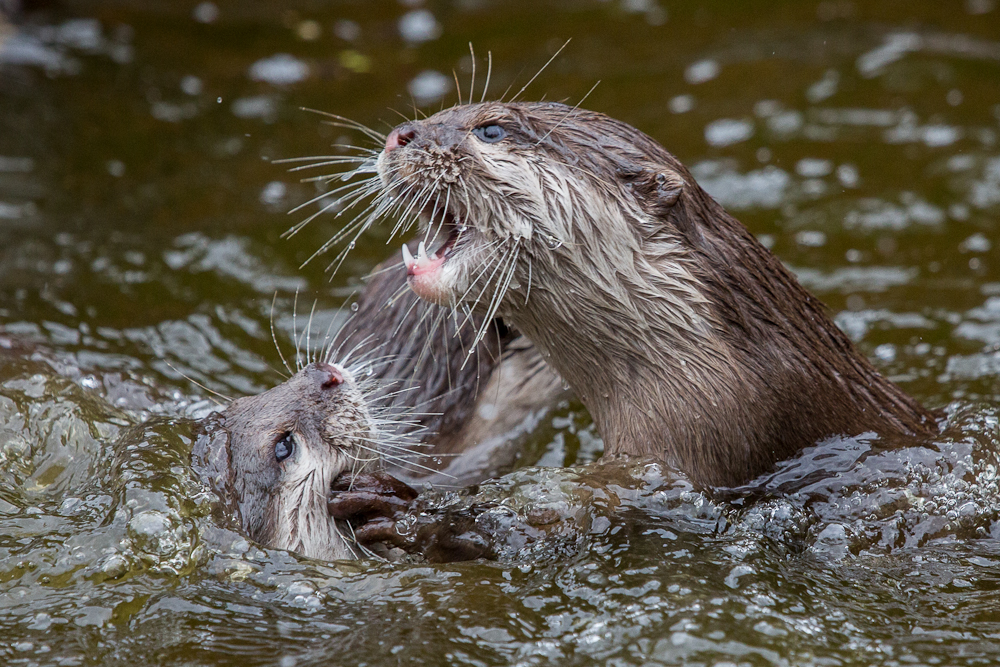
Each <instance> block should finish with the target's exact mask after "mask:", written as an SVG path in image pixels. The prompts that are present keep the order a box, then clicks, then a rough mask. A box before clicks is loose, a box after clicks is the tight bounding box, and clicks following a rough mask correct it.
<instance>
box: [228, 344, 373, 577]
mask: <svg viewBox="0 0 1000 667" xmlns="http://www.w3.org/2000/svg"><path fill="white" fill-rule="evenodd" d="M221 417H222V426H223V428H224V429H225V430H226V431H227V432H228V434H229V447H228V461H227V464H228V466H227V467H228V471H227V472H228V475H227V477H228V479H227V480H226V481H227V484H226V486H227V487H228V489H229V491H230V493H231V494H232V496H233V497H234V499H235V501H236V504H237V507H238V509H239V515H240V521H241V522H242V525H243V529H244V530H245V531H246V533H247V535H249V536H250V537H251V538H252V539H254V540H255V541H257V542H260V543H261V544H264V545H267V546H269V547H273V548H277V549H289V550H291V551H296V552H298V553H301V554H303V555H305V556H308V557H311V558H320V559H325V560H333V559H341V558H355V557H356V554H355V553H354V551H353V549H352V547H351V546H350V545H349V544H348V542H347V540H345V538H344V537H343V536H342V534H341V527H340V526H338V524H337V522H336V521H334V519H333V518H332V517H331V516H330V513H329V510H328V508H327V503H328V501H329V498H330V489H331V486H332V484H333V481H334V480H335V479H336V478H337V477H339V476H341V475H342V474H345V473H347V474H355V473H358V472H361V471H363V470H365V469H367V468H369V467H372V466H374V465H376V464H377V462H378V455H377V454H375V453H373V452H374V451H375V450H374V445H373V443H374V442H376V441H377V440H378V433H377V430H376V428H375V427H374V425H373V424H374V422H373V420H372V417H371V415H370V414H369V411H368V408H367V407H366V404H365V400H364V397H363V396H362V394H361V392H360V391H359V389H358V387H357V385H356V384H355V381H354V378H353V376H352V375H351V373H350V372H349V371H347V370H346V369H344V368H342V367H340V366H337V365H332V364H327V363H322V362H317V363H312V364H309V365H308V366H306V367H305V368H303V369H302V370H300V371H299V372H298V373H296V374H295V375H294V376H292V377H291V378H289V379H288V381H286V382H285V383H283V384H281V385H279V386H277V387H275V388H273V389H271V390H269V391H266V392H264V393H262V394H258V395H256V396H247V397H245V398H240V399H237V400H235V401H233V402H232V403H231V404H230V405H229V407H227V408H226V409H225V410H224V411H223V412H222V415H221Z"/></svg>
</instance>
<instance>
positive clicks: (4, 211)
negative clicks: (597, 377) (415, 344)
mask: <svg viewBox="0 0 1000 667" xmlns="http://www.w3.org/2000/svg"><path fill="white" fill-rule="evenodd" d="M29 4H30V3H29ZM568 38H572V41H571V42H570V44H569V46H568V47H567V48H566V50H565V51H564V52H563V53H562V55H561V56H560V57H559V58H557V59H556V60H555V61H554V62H553V63H552V65H550V66H549V68H548V69H547V70H546V71H545V72H543V73H542V74H541V75H540V76H539V77H538V78H537V79H536V80H535V82H534V83H532V84H531V86H530V87H529V88H528V89H527V91H526V92H525V96H526V97H528V98H535V99H539V98H542V97H544V98H546V99H557V100H566V101H567V102H569V103H573V104H575V103H577V102H579V101H580V100H581V99H582V98H584V96H586V99H585V101H584V105H585V106H587V107H589V108H592V109H596V110H599V111H603V112H606V113H609V114H611V115H613V116H616V117H618V118H621V119H623V120H625V121H627V122H630V123H632V124H634V125H635V126H637V127H639V128H640V129H642V130H643V131H645V132H647V133H649V134H651V135H652V136H653V137H655V138H656V139H658V140H659V141H661V142H662V143H663V144H664V145H665V146H666V147H667V148H668V149H669V150H671V151H672V152H674V153H675V154H676V155H677V156H678V157H679V158H680V159H681V160H682V161H683V162H685V164H687V165H688V166H689V167H691V169H692V171H693V173H694V174H695V176H696V177H697V178H698V179H699V181H700V182H701V183H702V184H703V185H704V186H705V187H706V188H707V189H708V190H709V191H710V192H711V193H712V194H713V195H714V196H715V197H717V198H718V199H719V200H720V201H721V202H722V203H723V204H724V205H725V206H726V207H727V208H729V210H730V211H732V212H733V213H734V214H735V215H736V216H737V217H738V218H739V219H740V220H742V221H743V222H744V223H745V224H746V225H747V226H748V227H749V229H750V230H751V231H752V232H753V233H754V234H756V235H757V236H758V237H759V238H760V239H761V240H762V241H763V242H765V243H766V244H767V245H769V246H770V247H771V248H772V249H773V250H774V251H775V252H776V253H777V254H778V255H779V257H781V259H782V260H783V261H785V262H786V263H787V264H788V265H789V266H790V267H792V268H793V270H794V271H795V272H796V273H797V274H798V275H799V277H800V279H801V280H802V282H803V283H804V284H805V285H806V286H807V287H808V288H809V289H810V290H812V291H813V292H815V293H816V294H817V295H818V296H819V297H820V298H821V299H822V300H823V301H824V302H826V303H827V304H828V305H829V306H830V309H831V311H832V313H833V314H834V316H835V317H836V321H837V323H838V324H839V325H840V326H841V327H842V328H844V330H845V331H847V332H848V334H849V335H850V336H851V338H852V339H853V340H855V341H856V342H857V344H858V345H859V346H860V347H861V349H862V350H863V351H864V352H865V353H866V354H867V355H868V356H869V357H870V358H872V359H873V361H874V362H875V363H876V365H877V366H878V367H879V368H880V369H881V370H882V371H883V372H884V373H886V374H887V375H888V376H889V377H891V378H892V379H893V380H895V381H896V382H898V383H900V384H901V385H902V386H903V387H904V388H905V389H906V390H907V391H908V392H910V393H912V394H913V395H914V396H916V397H917V398H918V399H919V400H920V401H922V402H923V403H925V404H926V405H928V406H931V407H934V408H942V409H946V410H947V414H948V428H947V430H946V432H945V433H944V434H943V435H942V437H941V438H940V439H939V441H938V442H936V443H927V444H926V446H923V447H914V448H911V449H910V450H906V451H904V452H897V453H885V452H881V451H880V450H879V449H878V443H877V442H874V441H872V440H871V439H866V438H857V439H852V440H845V441H835V442H831V443H826V446H825V447H824V448H823V449H822V450H817V451H813V452H807V453H806V455H804V457H803V458H802V459H800V460H798V461H795V462H791V463H789V464H787V465H786V466H783V467H782V468H781V469H780V470H778V471H776V473H775V475H774V476H773V478H771V479H769V480H768V483H767V485H766V492H764V493H763V495H762V496H761V495H760V494H759V493H758V494H757V495H754V496H753V497H749V496H747V497H744V496H742V495H740V494H738V493H737V494H732V495H731V496H726V497H716V498H708V497H706V496H704V495H703V494H700V493H698V492H696V491H694V490H693V489H692V488H690V485H689V484H687V482H686V481H685V480H684V479H683V478H682V477H679V476H677V475H676V474H675V473H672V472H671V471H669V470H662V469H660V468H659V467H657V466H655V465H653V464H651V463H649V462H637V463H636V464H635V465H634V466H632V467H629V468H628V469H626V470H620V469H618V470H608V469H606V468H604V467H601V466H594V465H592V462H593V461H594V460H596V459H597V458H598V457H599V455H600V441H599V439H598V438H597V437H596V433H595V431H594V429H593V427H592V425H591V424H590V422H589V418H588V417H587V415H586V413H585V411H584V410H583V409H582V407H581V406H579V405H575V404H569V405H566V406H565V407H564V408H563V409H562V410H561V411H560V412H559V413H558V414H556V415H555V416H554V417H553V418H552V419H550V420H549V421H548V422H547V423H546V424H544V425H543V426H542V427H541V428H539V430H538V431H537V432H536V433H535V435H534V437H533V438H532V439H531V441H530V442H529V443H528V445H527V446H526V451H525V454H524V456H523V457H522V459H521V461H520V463H519V467H518V470H516V471H514V472H513V473H511V474H509V475H507V476H505V477H504V478H502V479H500V480H498V481H497V482H494V483H491V484H487V485H484V486H483V487H482V488H481V489H479V490H478V492H477V495H476V496H474V497H471V498H470V497H464V496H457V495H448V494H447V493H446V492H444V491H439V492H438V493H441V494H442V495H441V497H440V502H441V503H442V504H449V503H451V504H452V505H454V506H456V507H463V506H464V505H465V504H468V503H470V502H473V501H474V500H477V499H478V500H493V501H503V503H504V506H505V507H507V508H508V509H509V511H508V512H506V513H498V514H497V517H496V521H497V522H498V523H497V525H500V526H506V527H507V528H508V529H510V530H511V531H512V532H510V533H509V535H510V536H511V541H510V542H509V543H508V544H507V546H508V549H507V550H506V551H505V552H504V555H505V558H504V559H503V560H501V561H499V562H485V561H481V562H470V563H460V564H451V565H427V564H420V563H410V564H380V563H370V562H362V563H350V564H329V563H317V562H309V561H306V560H303V559H299V558H296V557H295V556H293V555H290V554H288V553H285V552H280V551H273V550H266V549H260V548H259V547H257V546H256V545H253V544H250V543H248V542H247V541H246V540H245V539H244V538H243V537H241V536H240V535H239V534H237V533H235V532H233V531H232V530H230V529H229V528H228V527H227V524H226V523H225V522H224V521H223V520H222V519H221V518H220V517H219V516H217V514H216V513H215V510H214V509H213V503H212V500H213V498H212V496H211V494H210V493H209V492H208V491H207V489H205V488H204V487H203V486H202V485H201V484H200V483H199V482H198V481H197V480H196V479H194V477H193V476H192V474H191V471H190V469H189V467H188V453H189V451H190V447H191V442H192V439H193V438H194V437H195V435H196V421H195V419H194V418H196V417H198V416H199V415H201V414H204V412H205V411H206V410H207V409H209V408H210V405H211V398H212V397H213V396H214V394H212V393H211V391H215V392H219V393H221V394H224V395H226V396H237V395H244V394H248V393H252V392H257V391H260V390H262V389H265V388H267V387H270V386H273V385H274V384H275V383H276V382H278V381H280V378H281V375H280V373H279V370H281V368H282V361H281V356H280V355H279V353H278V351H277V350H276V349H275V345H274V343H273V342H272V339H271V332H270V322H271V320H272V319H273V320H274V322H275V323H276V328H277V330H278V334H279V341H280V342H281V344H282V347H283V351H284V353H285V354H286V355H288V354H294V347H295V346H294V342H293V338H294V334H295V332H298V331H300V330H301V326H302V321H301V319H298V320H296V318H294V317H293V315H294V314H295V313H298V314H299V315H301V314H302V313H303V312H307V311H308V310H309V309H310V308H311V307H312V302H313V301H314V300H315V301H316V304H317V305H316V308H317V311H318V312H320V313H321V314H323V316H324V317H325V318H326V319H327V320H329V319H336V320H339V319H342V318H343V317H344V316H345V315H346V313H348V312H349V306H345V303H346V300H347V299H349V295H350V294H351V292H352V291H353V290H354V288H356V287H357V285H358V284H359V279H360V277H361V276H363V275H364V274H365V273H366V272H367V271H369V270H370V269H371V267H373V266H374V265H375V264H376V263H378V262H379V261H381V260H382V259H384V258H386V257H388V256H390V255H393V254H395V253H397V252H398V247H397V246H396V244H393V246H392V247H388V246H386V245H385V240H386V237H387V235H388V229H387V228H385V227H376V228H374V229H373V230H372V231H371V233H369V234H367V235H366V236H364V237H362V238H361V239H359V242H358V244H357V247H356V248H354V249H353V251H352V252H351V253H350V255H349V257H348V259H347V261H346V262H345V263H344V265H343V266H342V267H341V269H340V271H338V273H337V274H336V276H335V277H333V278H330V275H329V274H328V273H327V272H326V271H325V269H326V266H327V264H328V260H329V259H330V258H331V256H330V255H327V256H323V257H319V258H316V259H314V260H313V261H310V262H308V263H307V264H305V266H302V264H303V262H305V261H306V260H307V259H309V258H310V256H311V255H312V254H313V253H314V251H315V250H316V249H317V248H319V247H320V246H321V245H322V244H323V242H324V241H325V240H327V239H328V238H330V236H331V235H332V234H334V233H335V232H336V230H337V229H339V228H340V225H341V224H342V220H341V219H337V218H335V217H334V215H332V214H328V215H324V216H321V217H319V218H317V219H316V220H314V221H313V222H312V223H310V224H309V225H308V226H307V227H306V228H305V229H304V230H303V231H302V232H301V233H299V234H298V235H296V236H295V237H294V238H292V239H282V238H281V234H282V233H283V232H284V231H285V230H286V229H288V228H289V227H290V226H291V225H293V224H294V223H296V222H298V221H300V220H302V219H303V218H304V217H306V216H307V215H308V214H309V212H310V211H314V210H316V209H315V205H314V206H313V207H312V208H310V207H307V208H306V209H304V210H302V211H300V212H297V213H294V214H292V215H288V214H287V213H286V212H287V211H289V210H290V209H292V208H294V207H295V206H298V205H299V204H302V203H304V202H306V201H308V200H309V199H311V198H313V197H315V196H317V195H319V194H321V191H319V190H317V186H316V185H315V184H313V183H309V182H301V181H300V178H301V177H302V174H298V173H289V172H287V171H286V166H285V165H280V164H275V163H274V160H278V159H283V158H290V157H301V156H310V155H325V154H336V153H337V152H338V151H340V150H342V149H338V148H336V147H334V146H333V145H334V144H344V143H346V144H356V145H357V144H360V145H369V144H365V143H364V142H365V141H366V139H365V137H364V136H363V135H361V134H360V133H357V132H349V131H345V130H343V129H342V128H338V127H334V126H331V125H328V124H324V123H323V122H322V121H323V118H322V117H320V116H318V115H316V114H314V113H310V112H307V111H303V110H302V108H309V109H317V110H322V111H330V112H334V113H338V114H342V115H344V116H348V117H350V118H353V119H356V120H358V121H359V122H362V123H364V124H366V125H369V126H371V127H374V128H376V129H379V130H380V131H386V130H388V129H389V128H390V127H392V126H393V125H395V124H396V123H398V122H400V120H401V116H400V114H402V115H403V116H407V115H410V116H412V115H413V113H414V110H413V107H414V105H416V106H418V107H419V108H420V109H422V110H424V111H427V112H430V111H434V110H436V109H438V108H441V105H443V104H445V105H447V104H451V103H453V102H455V101H456V99H457V93H456V90H455V83H454V79H453V77H452V72H453V71H454V72H455V74H456V76H457V79H458V81H459V84H460V85H461V87H462V95H463V97H467V96H468V94H469V82H470V79H471V74H472V68H471V62H472V60H471V58H470V56H469V51H468V43H469V42H470V41H471V42H472V43H473V45H474V47H475V50H476V54H477V58H478V62H477V74H476V85H477V91H478V92H479V94H481V93H482V85H483V83H484V80H485V69H486V54H487V52H491V53H492V59H493V68H492V74H491V77H490V86H489V95H490V96H500V95H502V94H503V93H504V91H505V90H506V89H508V88H509V87H512V92H513V91H517V90H518V89H520V88H521V87H522V86H523V85H524V84H525V83H526V82H527V81H528V80H529V79H530V78H531V77H532V75H533V74H534V73H535V72H536V71H537V70H538V68H539V67H540V66H541V65H542V64H543V63H544V62H545V61H546V60H548V58H549V57H550V56H551V54H552V53H554V52H555V50H556V49H557V48H558V47H559V46H560V45H561V44H562V43H563V42H564V41H565V40H566V39H568ZM598 81H599V82H600V83H599V84H598V85H597V86H596V88H594V89H593V91H592V92H590V93H589V95H588V91H591V88H592V87H593V86H594V85H595V83H597V82H598ZM998 139H1000V7H998V6H997V3H995V2H993V1H992V0H967V1H966V2H954V3H941V2H923V1H914V2H909V3H895V2H887V1H886V2H882V1H875V2H864V3H861V2H847V1H843V0H826V1H823V2H741V3H729V2H711V1H706V2H684V3H681V2H669V3H668V2H659V3H658V2H656V1H655V0H640V1H634V0H623V1H621V2H618V1H606V2H596V1H595V2H582V1H581V2H560V3H537V2H502V3H501V2H493V1H491V0H456V1H454V2H431V3H420V2H419V1H418V2H406V3H393V2H341V3H327V4H324V3H309V2H299V3H280V4H275V3H246V2H241V3H237V2H232V3H215V4H212V3H202V4H196V3H182V4H177V3H167V4H161V3H134V2H133V3H125V2H102V3H79V2H64V3H52V4H48V5H45V6H44V7H43V8H41V9H31V10H30V11H26V12H25V13H22V14H19V15H18V16H15V17H11V18H8V19H6V20H5V21H4V22H3V23H2V24H0V326H2V329H3V344H4V346H6V347H9V348H10V349H9V350H8V351H6V352H4V353H3V361H2V363H0V459H2V465H0V591H2V593H3V595H0V627H2V629H3V636H4V639H3V641H2V642H0V661H2V662H4V664H12V665H31V664H40V665H42V664H44V665H48V664H60V665H62V664H65V665H76V664H79V665H85V664H136V663H149V664H197V665H215V664H233V663H239V664H242V665H256V664H261V665H274V664H282V665H293V664H297V665H309V664H372V665H375V664H380V665H381V664H397V663H398V664H434V665H437V664H483V665H493V664H496V665H506V664H551V663H561V664H613V665H631V664H635V665H640V664H705V665H726V664H741V665H764V664H776V665H805V664H815V665H839V664H858V665H871V664H884V665H897V664H928V665H929V664H970V665H971V664H992V663H993V662H995V661H996V660H997V657H998V655H1000V646H998V645H997V639H996V638H997V637H998V636H1000V615H998V612H997V611H996V609H997V607H998V604H997V602H998V594H997V590H998V588H1000V548H998V545H1000V542H998V541H997V539H998V538H1000V524H998V523H997V520H998V519H1000V517H998V516H997V510H996V508H997V507H1000V502H998V501H1000V497H998V489H997V479H996V476H997V453H998V451H1000V437H998V434H997V419H996V410H995V407H996V406H997V404H998V402H1000V379H998V378H1000V267H998V264H997V260H996V257H997V254H996V253H997V244H998V242H1000V237H998V235H997V228H996V225H997V222H996V220H997V216H998V213H1000V144H998ZM324 203H328V202H325V201H321V202H320V203H319V205H323V204H324ZM296 295H298V296H296ZM296 303H297V305H296ZM196 382H197V383H199V384H196ZM209 390H211V391H209ZM564 465H570V466H576V467H573V468H570V469H568V470H561V469H560V468H559V467H561V466H564ZM817 470H823V471H826V472H829V471H831V470H833V471H838V473H837V474H832V475H830V474H825V473H824V474H819V475H817V474H816V471H817ZM751 501H753V502H751ZM504 521H507V522H508V523H506V524H505V523H504ZM525 525H527V526H530V530H529V531H528V532H532V531H534V532H532V534H533V535H536V536H538V535H541V537H539V539H538V541H536V542H535V543H528V544H523V543H519V542H517V540H516V539H515V538H516V537H517V535H519V534H521V533H519V531H520V530H521V528H523V526H525ZM519 527H521V528H519ZM504 534H505V535H508V533H504Z"/></svg>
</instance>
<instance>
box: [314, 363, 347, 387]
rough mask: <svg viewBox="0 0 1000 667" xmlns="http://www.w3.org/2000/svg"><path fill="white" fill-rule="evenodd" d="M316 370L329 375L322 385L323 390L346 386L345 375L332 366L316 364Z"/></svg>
mask: <svg viewBox="0 0 1000 667" xmlns="http://www.w3.org/2000/svg"><path fill="white" fill-rule="evenodd" d="M316 370H318V371H321V372H323V373H326V375H327V379H326V380H324V381H323V384H322V385H321V386H322V387H323V389H330V388H331V387H336V386H337V385H340V384H344V376H343V374H342V373H341V372H340V371H338V370H337V369H336V368H335V367H333V366H331V365H330V364H325V363H323V362H320V363H318V364H316Z"/></svg>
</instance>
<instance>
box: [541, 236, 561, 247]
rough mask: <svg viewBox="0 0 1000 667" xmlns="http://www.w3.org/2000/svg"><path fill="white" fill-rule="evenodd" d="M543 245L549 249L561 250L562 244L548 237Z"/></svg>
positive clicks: (552, 237) (554, 238)
mask: <svg viewBox="0 0 1000 667" xmlns="http://www.w3.org/2000/svg"><path fill="white" fill-rule="evenodd" d="M545 244H546V245H548V246H549V248H550V249H552V250H555V249H556V248H561V247H562V244H563V242H562V241H560V240H559V239H557V238H556V237H554V236H550V237H548V238H547V239H546V240H545Z"/></svg>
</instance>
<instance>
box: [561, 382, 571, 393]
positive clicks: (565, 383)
mask: <svg viewBox="0 0 1000 667" xmlns="http://www.w3.org/2000/svg"><path fill="white" fill-rule="evenodd" d="M562 388H563V391H569V382H566V380H563V381H562Z"/></svg>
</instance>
